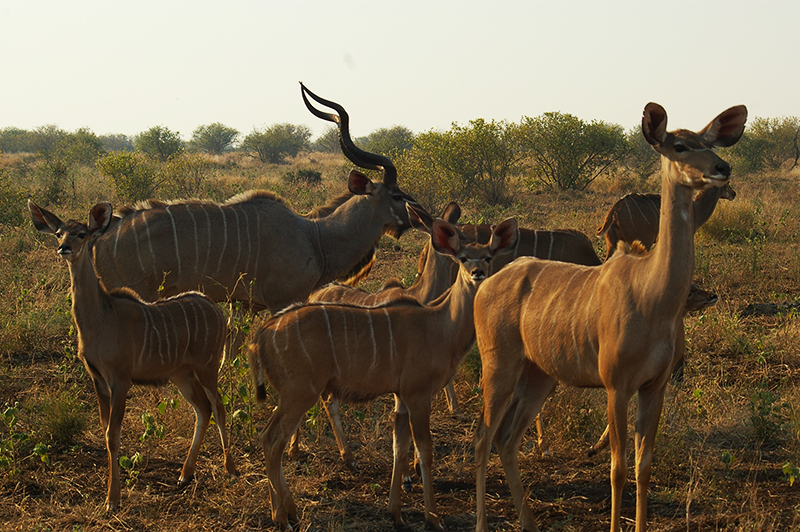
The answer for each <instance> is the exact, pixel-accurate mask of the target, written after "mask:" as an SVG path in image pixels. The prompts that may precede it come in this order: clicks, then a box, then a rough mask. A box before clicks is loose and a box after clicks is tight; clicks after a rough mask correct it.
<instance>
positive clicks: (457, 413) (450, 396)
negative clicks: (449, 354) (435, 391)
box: [444, 379, 464, 420]
mask: <svg viewBox="0 0 800 532" xmlns="http://www.w3.org/2000/svg"><path fill="white" fill-rule="evenodd" d="M444 396H445V399H447V409H448V410H450V414H451V415H452V416H453V417H455V418H456V419H460V420H463V419H464V413H463V412H462V411H461V406H459V404H458V396H457V395H456V388H455V386H454V385H453V379H450V380H449V381H447V384H446V385H445V387H444Z"/></svg>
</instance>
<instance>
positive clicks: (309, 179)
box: [283, 168, 322, 185]
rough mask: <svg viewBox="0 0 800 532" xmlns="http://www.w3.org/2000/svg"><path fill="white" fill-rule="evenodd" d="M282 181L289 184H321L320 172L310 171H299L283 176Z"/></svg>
mask: <svg viewBox="0 0 800 532" xmlns="http://www.w3.org/2000/svg"><path fill="white" fill-rule="evenodd" d="M283 180H284V181H286V182H287V183H291V184H303V183H305V184H307V185H317V184H319V183H322V172H319V171H317V170H310V169H302V168H301V169H299V170H296V171H294V172H286V173H285V174H283Z"/></svg>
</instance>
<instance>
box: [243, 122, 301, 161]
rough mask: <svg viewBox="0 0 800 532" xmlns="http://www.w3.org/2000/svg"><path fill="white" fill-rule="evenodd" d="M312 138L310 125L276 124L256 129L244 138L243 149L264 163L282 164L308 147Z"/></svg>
mask: <svg viewBox="0 0 800 532" xmlns="http://www.w3.org/2000/svg"><path fill="white" fill-rule="evenodd" d="M310 138H311V130H310V129H309V128H308V126H304V125H299V126H298V125H294V124H288V123H283V124H275V125H273V126H271V127H268V128H267V129H264V130H258V129H254V130H253V132H252V133H250V134H249V135H247V136H246V137H245V138H244V141H243V142H242V147H241V149H242V151H245V152H248V154H249V155H251V156H252V157H256V158H258V159H259V160H260V161H261V162H262V163H272V164H280V163H282V162H283V160H284V159H285V158H286V157H294V156H295V155H297V154H298V153H300V150H302V149H304V148H308V145H309V144H308V139H310Z"/></svg>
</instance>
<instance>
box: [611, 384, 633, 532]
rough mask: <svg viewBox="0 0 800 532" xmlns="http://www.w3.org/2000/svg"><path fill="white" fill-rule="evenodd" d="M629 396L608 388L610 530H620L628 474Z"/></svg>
mask: <svg viewBox="0 0 800 532" xmlns="http://www.w3.org/2000/svg"><path fill="white" fill-rule="evenodd" d="M629 401H630V396H629V395H627V394H623V393H621V392H617V391H615V390H608V437H609V445H610V446H611V532H617V531H618V530H620V521H621V513H620V509H621V507H622V488H623V487H624V486H625V481H626V479H627V474H628V464H627V458H626V453H625V448H626V446H627V433H628V402H629Z"/></svg>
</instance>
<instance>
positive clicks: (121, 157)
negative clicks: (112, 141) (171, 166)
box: [96, 152, 161, 202]
mask: <svg viewBox="0 0 800 532" xmlns="http://www.w3.org/2000/svg"><path fill="white" fill-rule="evenodd" d="M96 165H97V169H98V170H99V171H100V173H101V174H102V175H104V176H105V177H108V178H110V179H111V183H112V188H113V189H114V193H115V194H116V195H117V197H119V198H120V199H121V200H122V201H126V202H136V201H140V200H145V199H148V198H152V197H154V196H155V194H156V191H157V190H158V189H159V187H160V185H161V183H160V182H159V180H158V168H157V167H156V165H155V164H153V162H152V160H150V159H148V158H147V157H145V156H144V155H142V154H141V153H140V152H112V153H109V154H108V155H106V156H105V157H102V158H101V159H98V160H97V163H96Z"/></svg>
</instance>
